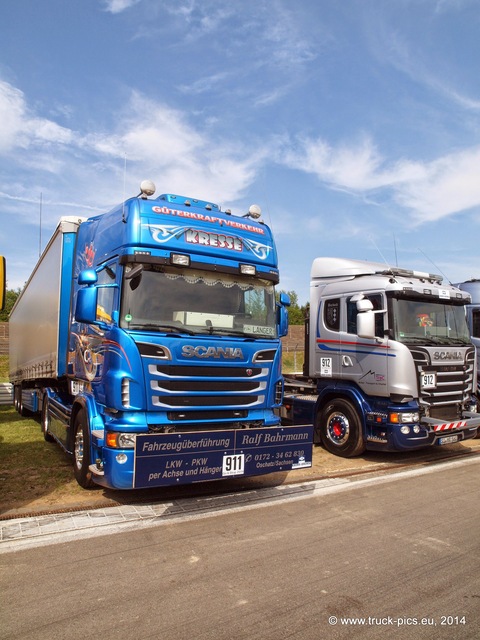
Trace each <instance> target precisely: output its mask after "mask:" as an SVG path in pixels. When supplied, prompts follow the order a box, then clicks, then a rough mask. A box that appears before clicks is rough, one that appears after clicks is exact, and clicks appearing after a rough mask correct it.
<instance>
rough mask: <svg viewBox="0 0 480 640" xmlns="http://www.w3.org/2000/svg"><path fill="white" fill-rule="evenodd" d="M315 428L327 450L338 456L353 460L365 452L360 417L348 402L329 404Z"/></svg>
mask: <svg viewBox="0 0 480 640" xmlns="http://www.w3.org/2000/svg"><path fill="white" fill-rule="evenodd" d="M315 428H316V431H317V434H318V435H319V436H320V440H321V442H322V444H323V446H324V447H325V449H327V451H330V453H333V454H335V455H336V456H342V457H343V458H352V457H353V456H358V455H360V454H361V453H363V452H364V451H365V441H364V439H363V435H362V424H361V421H360V417H359V415H358V413H357V411H356V410H355V407H354V406H353V404H352V403H351V402H349V401H348V400H343V399H341V398H340V399H337V400H332V401H331V402H329V403H328V404H327V405H326V406H325V407H324V408H323V409H322V410H321V411H320V412H319V413H318V414H317V421H316V425H315Z"/></svg>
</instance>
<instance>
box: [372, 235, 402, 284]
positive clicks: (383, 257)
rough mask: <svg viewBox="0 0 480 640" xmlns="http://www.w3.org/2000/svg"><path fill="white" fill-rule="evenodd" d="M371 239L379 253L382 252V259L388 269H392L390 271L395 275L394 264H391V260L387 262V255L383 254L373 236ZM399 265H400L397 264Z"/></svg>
mask: <svg viewBox="0 0 480 640" xmlns="http://www.w3.org/2000/svg"><path fill="white" fill-rule="evenodd" d="M370 240H371V241H372V242H373V244H374V246H375V249H376V250H377V251H378V253H379V254H380V256H381V258H382V260H383V261H384V262H385V264H386V265H387V268H388V271H390V273H391V274H392V276H394V275H395V274H394V273H393V269H392V266H391V265H390V263H389V262H387V259H386V258H385V256H384V255H383V253H382V252H381V251H380V249H379V248H378V246H377V243H376V242H375V240H374V239H373V238H370ZM397 267H398V265H397Z"/></svg>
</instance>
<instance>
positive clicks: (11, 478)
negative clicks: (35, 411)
mask: <svg viewBox="0 0 480 640" xmlns="http://www.w3.org/2000/svg"><path fill="white" fill-rule="evenodd" d="M0 469H1V471H0V496H1V497H0V513H2V512H4V511H6V510H8V509H12V508H22V507H27V506H28V505H31V504H32V503H34V502H35V500H40V499H41V500H42V502H43V503H45V502H46V503H48V502H50V501H51V503H52V504H54V503H55V502H58V501H60V502H61V500H62V497H67V496H68V498H69V500H71V499H72V496H73V497H75V496H77V495H78V496H79V497H80V496H81V495H82V493H84V490H83V489H82V488H81V487H80V486H79V485H78V484H77V483H76V481H75V479H74V476H73V470H72V462H71V459H70V457H69V456H67V455H66V454H65V453H64V452H63V451H62V450H61V449H60V447H59V446H58V445H56V444H50V443H47V442H45V440H44V438H43V434H42V433H41V430H40V424H39V422H38V421H37V420H35V419H33V418H22V417H20V416H19V415H18V414H17V413H16V411H15V410H14V408H13V406H6V405H2V406H0Z"/></svg>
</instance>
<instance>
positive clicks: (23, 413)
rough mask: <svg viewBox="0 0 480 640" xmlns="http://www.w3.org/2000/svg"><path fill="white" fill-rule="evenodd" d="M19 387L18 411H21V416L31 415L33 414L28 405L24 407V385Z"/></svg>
mask: <svg viewBox="0 0 480 640" xmlns="http://www.w3.org/2000/svg"><path fill="white" fill-rule="evenodd" d="M17 389H18V397H17V411H18V413H19V414H20V415H21V416H23V417H26V416H31V415H32V413H31V411H29V410H28V409H27V408H26V407H24V405H23V393H22V387H21V386H19V387H17Z"/></svg>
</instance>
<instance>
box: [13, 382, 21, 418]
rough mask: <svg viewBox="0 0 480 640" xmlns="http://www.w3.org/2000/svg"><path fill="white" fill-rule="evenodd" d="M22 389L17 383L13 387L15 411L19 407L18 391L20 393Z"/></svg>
mask: <svg viewBox="0 0 480 640" xmlns="http://www.w3.org/2000/svg"><path fill="white" fill-rule="evenodd" d="M21 392H22V390H21V388H20V387H19V386H18V384H16V385H15V386H14V387H13V406H14V408H15V411H17V412H18V411H19V408H20V400H19V393H21Z"/></svg>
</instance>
